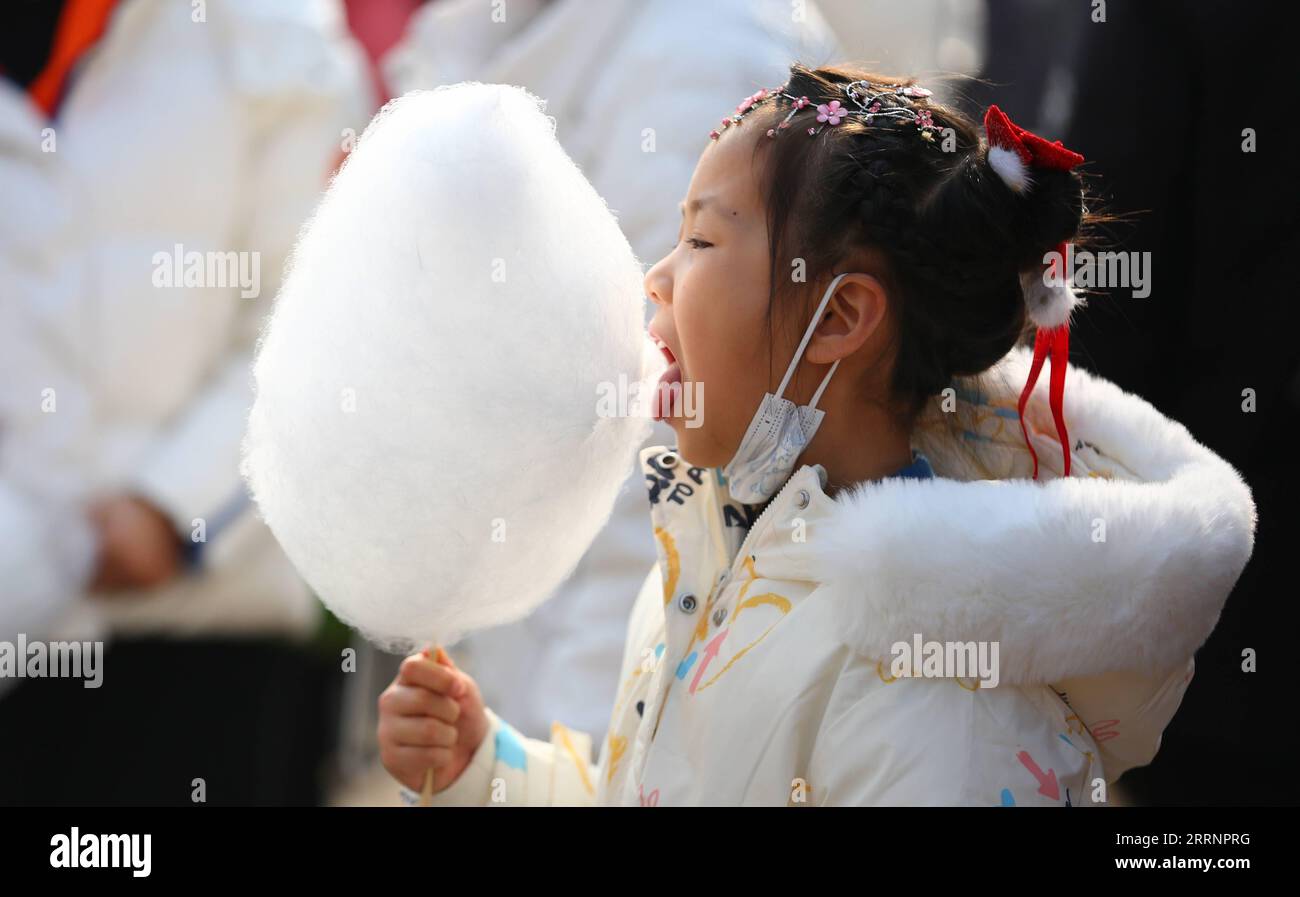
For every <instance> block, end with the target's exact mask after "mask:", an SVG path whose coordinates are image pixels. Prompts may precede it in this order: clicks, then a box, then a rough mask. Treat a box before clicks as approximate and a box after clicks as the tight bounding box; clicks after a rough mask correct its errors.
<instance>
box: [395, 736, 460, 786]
mask: <svg viewBox="0 0 1300 897" xmlns="http://www.w3.org/2000/svg"><path fill="white" fill-rule="evenodd" d="M451 750H452V749H451V748H449V747H410V746H407V745H389V746H388V747H386V748H385V749H384V751H383V756H382V757H381V759H382V760H383V763H384V766H385V767H387V768H388V769H389V770H409V771H410V777H411V779H413V780H414V782H415V784H411V783H409V782H408V783H407V784H408V785H409V786H410V787H412V788H419V787H420V784H419V783H420V782H421V781H422V780H423V778H424V770H426V769H430V768H432V769H442V768H443V767H446V766H450V765H451V760H452V754H451Z"/></svg>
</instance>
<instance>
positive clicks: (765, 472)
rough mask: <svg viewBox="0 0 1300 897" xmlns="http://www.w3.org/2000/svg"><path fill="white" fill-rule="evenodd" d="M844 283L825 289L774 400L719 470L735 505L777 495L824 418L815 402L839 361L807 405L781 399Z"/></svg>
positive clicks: (767, 399) (766, 402)
mask: <svg viewBox="0 0 1300 897" xmlns="http://www.w3.org/2000/svg"><path fill="white" fill-rule="evenodd" d="M844 277H845V275H844V274H840V275H838V276H837V277H836V278H835V279H834V280H832V281H831V284H830V286H828V287H827V288H826V295H824V296H822V301H821V304H820V305H818V306H817V313H816V314H814V315H813V318H812V321H810V322H809V324H808V329H807V330H805V331H804V334H803V340H802V341H801V342H800V343H799V348H798V349H796V350H795V353H794V358H793V359H792V360H791V362H790V366H789V367H788V368H786V371H785V377H783V378H782V379H781V385H780V387H778V388H777V391H776V395H772V394H771V393H770V392H769V393H767V394H766V395H764V396H763V401H762V403H761V404H760V405H759V406H758V411H757V413H755V414H754V419H753V420H752V421H750V424H749V429H748V430H747V431H746V432H745V438H744V439H742V440H740V448H738V449H737V450H736V456H735V457H734V458H732V459H731V461H730V462H728V463H727V466H726V467H724V468H723V469H722V473H723V475H724V476H725V477H726V478H727V489H728V491H730V492H731V497H732V498H734V499H735V500H736V501H738V502H742V503H744V504H750V505H752V504H758V503H760V502H764V501H767V500H768V499H769V498H771V497H772V496H773V495H775V494H776V492H777V490H778V489H780V488H781V486H782V485H783V484H784V483H785V481H786V480H788V479H790V474H791V473H792V472H793V471H794V465H795V462H796V461H798V460H799V455H800V454H802V453H803V450H804V449H805V448H807V447H808V443H810V442H812V438H813V436H814V435H815V434H816V433H817V428H818V427H819V426H821V422H822V416H823V412H822V411H820V410H818V408H817V402H818V401H819V400H820V399H821V397H822V392H823V391H825V389H826V384H828V383H830V382H831V376H832V375H833V374H834V373H835V369H836V368H837V367H839V366H840V363H839V361H838V360H836V362H835V363H834V364H833V365H831V369H830V370H829V371H827V372H826V377H825V378H824V379H823V380H822V383H821V386H819V387H817V391H816V392H815V393H813V397H812V401H811V402H810V403H809V404H807V405H803V406H798V405H795V403H794V402H792V401H790V400H789V399H784V398H782V397H781V396H782V394H783V393H784V392H785V388H786V386H787V385H788V384H789V383H790V378H791V377H792V376H794V372H795V368H797V367H798V366H799V359H800V358H802V357H803V351H804V349H806V348H807V347H808V341H809V340H811V339H812V335H813V331H814V330H816V329H817V323H818V322H819V321H820V320H821V317H822V312H824V311H825V310H826V305H827V303H829V302H830V300H831V295H832V294H834V292H835V288H836V287H837V286H839V285H840V281H841V280H842V279H843V278H844Z"/></svg>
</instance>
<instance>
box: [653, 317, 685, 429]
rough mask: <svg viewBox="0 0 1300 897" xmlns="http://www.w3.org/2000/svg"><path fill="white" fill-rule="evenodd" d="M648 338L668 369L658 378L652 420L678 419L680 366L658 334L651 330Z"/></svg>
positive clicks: (679, 409) (680, 394) (679, 413)
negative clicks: (666, 363) (652, 341)
mask: <svg viewBox="0 0 1300 897" xmlns="http://www.w3.org/2000/svg"><path fill="white" fill-rule="evenodd" d="M650 338H651V339H652V340H654V344H655V345H656V346H657V347H658V348H659V351H660V352H662V353H663V356H664V359H665V360H666V361H667V362H668V369H667V370H666V371H664V372H663V374H662V375H661V376H660V377H659V383H658V385H657V386H656V388H655V399H654V418H655V420H665V419H667V418H673V417H680V416H681V410H682V409H681V404H682V387H681V383H682V367H681V364H679V363H678V361H677V356H676V355H674V354H673V350H672V349H670V348H668V344H667V343H666V342H664V341H663V339H662V338H660V336H659V334H657V333H655V332H654V331H653V330H651V331H650Z"/></svg>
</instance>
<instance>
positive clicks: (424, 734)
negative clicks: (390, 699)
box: [379, 716, 456, 748]
mask: <svg viewBox="0 0 1300 897" xmlns="http://www.w3.org/2000/svg"><path fill="white" fill-rule="evenodd" d="M379 726H380V729H381V730H382V731H381V732H380V735H379V737H380V739H381V740H382V741H385V742H388V743H390V744H393V745H395V746H398V747H412V748H451V747H453V746H455V744H456V727H455V726H453V725H451V724H450V723H444V722H443V721H442V720H438V719H433V718H432V717H428V716H391V717H387V718H385V719H383V720H381V721H380V723H379Z"/></svg>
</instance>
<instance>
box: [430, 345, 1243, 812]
mask: <svg viewBox="0 0 1300 897" xmlns="http://www.w3.org/2000/svg"><path fill="white" fill-rule="evenodd" d="M1028 362H1029V357H1028V353H1027V352H1026V351H1025V350H1022V349H1018V350H1016V351H1014V352H1013V353H1011V354H1010V355H1009V356H1008V357H1007V358H1006V359H1005V360H1004V361H1003V362H1002V363H1001V364H1000V365H999V366H998V367H996V368H995V369H994V370H993V371H992V372H990V373H989V374H987V375H986V376H985V377H983V378H981V380H980V384H981V388H982V390H983V391H982V392H978V391H975V390H974V389H970V390H967V391H965V392H960V393H959V398H960V400H959V401H958V402H957V407H956V410H955V411H954V412H952V413H949V414H944V413H943V412H942V411H940V410H938V406H939V403H938V402H935V403H932V405H933V407H932V409H931V411H930V412H927V416H926V417H924V418H923V420H922V422H921V424H920V426H919V427H918V429H917V431H916V433H915V434H914V443H913V444H914V448H916V449H917V450H919V451H920V452H921V453H923V454H924V455H925V456H926V457H927V458H928V459H929V460H930V462H931V464H932V466H933V469H934V472H935V473H936V474H937V476H936V477H935V478H931V479H910V478H909V479H905V478H887V479H884V480H881V481H877V482H873V483H862V484H859V485H858V486H857V487H855V488H854V489H851V490H847V491H845V492H843V493H841V494H839V495H838V496H837V497H835V498H831V497H828V496H827V495H826V494H825V492H824V491H823V485H824V481H823V477H824V472H823V471H822V469H821V468H820V467H817V466H804V467H802V468H800V469H799V470H798V471H796V472H795V473H794V475H793V476H792V477H791V478H790V480H789V481H788V482H787V483H786V485H785V487H784V488H783V489H782V490H781V492H780V493H779V494H778V495H777V496H776V497H774V498H773V499H772V501H771V503H770V504H769V505H768V506H767V508H766V509H765V510H764V511H763V512H762V514H761V516H760V517H758V519H757V520H756V521H754V522H753V524H752V526H748V527H747V526H746V522H747V517H748V514H749V512H750V510H751V509H746V508H742V507H739V506H737V505H736V504H735V503H734V502H732V501H731V500H730V499H729V496H728V495H727V492H726V487H725V485H723V483H722V482H721V480H720V477H719V472H718V471H717V470H716V469H704V468H690V467H688V466H687V465H686V463H685V462H684V461H682V460H681V459H680V458H678V457H677V456H676V454H675V453H674V452H671V451H669V450H667V449H662V448H657V449H647V450H645V451H644V452H643V453H642V456H641V461H642V464H643V466H644V471H645V475H646V478H647V481H648V484H649V487H650V494H651V503H652V504H651V509H650V513H651V518H652V521H653V530H654V533H655V536H656V538H657V541H658V544H659V561H658V564H657V565H656V566H655V567H654V569H653V570H652V571H651V574H650V576H649V578H648V579H647V580H646V582H645V585H644V587H643V588H642V590H641V592H640V595H639V597H638V599H637V602H636V606H635V608H634V610H633V612H632V616H631V619H630V621H629V623H628V629H627V641H626V644H625V647H624V653H623V664H622V672H621V676H620V679H619V682H618V684H617V688H618V692H617V699H616V703H615V707H614V711H613V715H612V717H611V720H610V724H609V734H608V736H607V737H606V738H605V739H604V740H603V742H602V743H601V745H600V751H599V761H598V762H597V763H594V764H593V763H592V762H591V761H592V757H591V753H590V748H591V740H590V739H589V738H587V737H586V736H585V735H582V734H581V733H579V732H576V731H574V730H571V729H568V728H566V727H565V726H563V725H560V724H558V723H557V724H556V725H555V726H554V727H553V730H552V735H551V738H550V740H549V741H540V740H535V739H530V738H525V737H523V736H521V735H520V734H519V733H518V732H517V731H515V730H514V729H513V728H511V727H510V726H509V725H508V724H507V723H506V722H504V721H503V720H502V719H501V718H499V717H497V716H496V714H495V713H493V714H492V715H491V723H492V726H491V731H490V732H489V734H488V736H487V737H486V738H485V739H484V740H483V743H482V744H481V745H480V746H479V748H478V750H477V751H476V753H475V754H474V756H473V758H472V760H471V762H470V765H469V766H468V767H467V768H466V770H465V772H464V773H463V774H462V775H461V776H460V778H459V779H458V780H457V781H456V782H454V783H453V784H452V785H451V786H450V787H449V788H447V789H445V790H444V791H443V792H441V793H440V794H438V795H436V796H435V797H434V804H435V805H455V804H623V805H638V804H639V805H642V806H646V805H658V806H666V805H696V804H707V805H718V804H723V805H735V804H756V805H779V806H784V805H791V804H792V805H801V804H803V805H844V804H853V805H913V804H930V805H934V804H940V805H965V804H970V805H985V806H998V805H1001V806H1011V805H1018V806H1023V805H1051V806H1065V805H1074V806H1081V805H1098V804H1105V803H1107V802H1109V800H1110V794H1109V792H1108V784H1109V783H1111V782H1113V781H1114V780H1115V779H1116V778H1118V776H1119V775H1120V774H1121V773H1122V772H1124V770H1126V769H1128V768H1130V767H1133V766H1138V765H1142V764H1145V763H1148V762H1150V760H1151V759H1152V757H1154V755H1155V753H1156V751H1157V749H1158V748H1159V744H1160V735H1161V732H1162V731H1163V729H1164V728H1165V726H1166V725H1167V724H1168V722H1169V720H1170V719H1171V717H1172V716H1173V714H1174V712H1175V711H1176V709H1177V708H1178V705H1179V702H1180V701H1181V699H1182V695H1183V692H1184V690H1185V689H1186V686H1187V683H1188V681H1189V680H1190V679H1191V676H1192V672H1193V660H1192V657H1193V654H1194V652H1195V651H1196V649H1197V648H1198V647H1199V646H1200V645H1201V644H1202V643H1203V642H1204V640H1205V639H1206V637H1207V636H1208V635H1209V633H1210V631H1211V630H1212V629H1213V627H1214V625H1215V623H1216V621H1217V619H1218V615H1219V612H1220V610H1221V608H1222V606H1223V602H1224V601H1225V599H1226V598H1227V595H1228V593H1229V591H1230V590H1231V588H1232V586H1233V583H1234V582H1235V581H1236V579H1237V576H1238V575H1239V574H1240V572H1241V570H1242V568H1243V567H1244V566H1245V563H1246V561H1247V559H1248V558H1249V555H1250V552H1251V547H1252V545H1253V537H1254V526H1255V508H1254V504H1253V502H1252V499H1251V495H1250V491H1249V489H1248V488H1247V487H1246V485H1245V483H1244V482H1243V481H1242V480H1241V478H1240V476H1239V475H1238V474H1237V472H1236V471H1235V470H1234V469H1233V468H1232V467H1231V466H1230V465H1228V464H1227V463H1226V462H1224V461H1223V460H1222V459H1220V458H1219V457H1218V456H1216V455H1215V454H1213V453H1212V452H1210V451H1209V450H1208V449H1206V448H1205V447H1204V446H1202V445H1200V444H1199V443H1197V442H1196V441H1195V440H1194V439H1193V438H1192V437H1191V435H1190V434H1189V433H1188V432H1187V430H1186V429H1185V428H1183V427H1182V426H1181V425H1179V424H1177V423H1174V422H1173V421H1170V420H1168V419H1167V418H1165V417H1163V416H1162V415H1161V414H1160V413H1159V412H1157V411H1156V410H1155V409H1154V408H1152V407H1151V406H1150V405H1148V404H1147V403H1146V402H1144V401H1142V400H1141V399H1140V398H1138V397H1136V396H1133V395H1129V394H1126V393H1124V392H1123V391H1122V390H1120V389H1119V388H1118V387H1116V386H1115V385H1113V384H1111V383H1109V382H1107V381H1104V380H1102V379H1100V378H1096V377H1093V376H1090V375H1088V374H1087V373H1086V372H1084V371H1081V370H1078V369H1071V370H1070V373H1069V376H1068V378H1067V382H1068V386H1067V388H1066V391H1065V417H1066V421H1067V423H1068V426H1069V432H1070V435H1071V438H1072V448H1073V451H1072V460H1071V466H1072V472H1071V473H1072V475H1071V476H1070V477H1069V478H1062V477H1060V469H1061V449H1060V446H1059V444H1058V443H1056V442H1055V431H1054V425H1053V423H1052V419H1051V415H1050V412H1049V410H1048V408H1047V391H1048V390H1047V386H1046V383H1045V382H1044V381H1040V383H1039V387H1038V389H1037V390H1036V391H1035V393H1034V395H1033V398H1032V399H1031V402H1030V406H1029V408H1028V411H1027V415H1026V417H1027V421H1028V425H1029V427H1030V432H1031V437H1032V438H1033V439H1034V442H1035V447H1036V449H1037V451H1038V456H1039V459H1040V463H1041V464H1042V466H1043V470H1042V473H1041V476H1042V477H1043V481H1041V482H1034V481H1032V480H1029V479H1027V477H1028V476H1029V472H1030V469H1031V467H1030V458H1029V454H1028V452H1027V451H1026V449H1025V446H1024V443H1023V441H1022V437H1021V432H1020V426H1019V423H1018V422H1017V417H1016V411H1015V408H1016V400H1017V398H1018V392H1019V387H1020V386H1021V385H1022V384H1023V383H1024V382H1025V375H1026V373H1027V369H1028ZM969 385H970V384H967V386H969ZM579 475H580V474H579ZM917 636H919V637H920V638H921V639H922V640H923V641H926V642H928V641H935V642H941V643H943V642H952V643H969V642H974V643H984V644H993V643H996V644H997V645H998V646H999V651H998V665H997V679H998V684H997V685H996V686H995V687H991V688H990V687H980V685H979V683H978V682H977V681H976V680H975V679H973V678H971V677H961V676H956V675H951V673H952V671H951V670H947V671H940V672H942V673H945V674H948V675H946V677H938V678H926V677H915V678H910V677H899V676H897V675H896V673H897V670H895V669H894V668H893V665H892V661H893V657H894V646H895V645H896V644H898V643H900V642H901V643H907V644H912V643H913V642H914V640H915V639H916V637H917ZM408 796H409V795H408Z"/></svg>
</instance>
